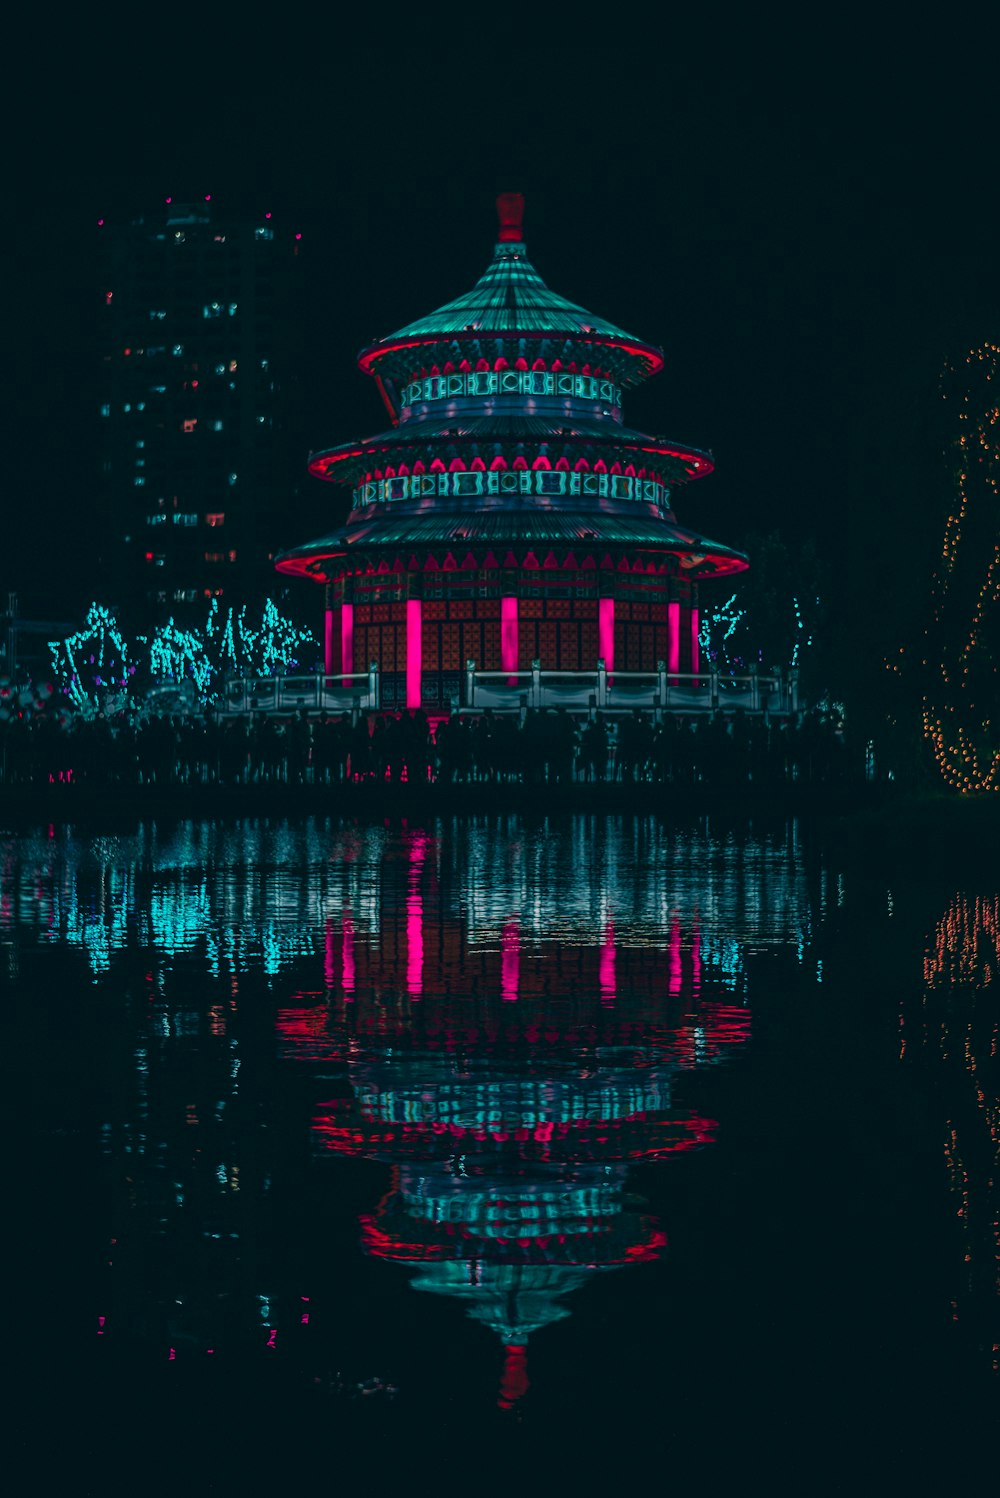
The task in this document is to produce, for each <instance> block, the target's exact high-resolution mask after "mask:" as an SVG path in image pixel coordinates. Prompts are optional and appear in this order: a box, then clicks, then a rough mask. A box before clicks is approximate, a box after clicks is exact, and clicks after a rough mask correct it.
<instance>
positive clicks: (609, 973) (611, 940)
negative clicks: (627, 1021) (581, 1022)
mask: <svg viewBox="0 0 1000 1498" xmlns="http://www.w3.org/2000/svg"><path fill="white" fill-rule="evenodd" d="M615 957H616V952H615V927H614V922H613V921H609V922H608V924H607V926H606V927H605V930H604V945H603V947H602V948H601V965H600V970H599V982H600V988H601V1004H602V1005H603V1007H604V1008H605V1009H612V1008H614V1002H615V998H616V996H617V993H618V985H617V981H616V978H615Z"/></svg>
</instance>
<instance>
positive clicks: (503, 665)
mask: <svg viewBox="0 0 1000 1498" xmlns="http://www.w3.org/2000/svg"><path fill="white" fill-rule="evenodd" d="M517 649H518V639H517V599H516V598H501V600H500V670H501V671H510V672H511V673H513V672H514V671H516V670H517Z"/></svg>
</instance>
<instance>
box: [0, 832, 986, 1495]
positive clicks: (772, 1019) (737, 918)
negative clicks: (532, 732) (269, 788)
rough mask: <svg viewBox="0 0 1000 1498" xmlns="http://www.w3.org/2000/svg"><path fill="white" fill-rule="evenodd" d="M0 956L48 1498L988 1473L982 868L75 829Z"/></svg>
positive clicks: (33, 881)
mask: <svg viewBox="0 0 1000 1498" xmlns="http://www.w3.org/2000/svg"><path fill="white" fill-rule="evenodd" d="M0 941H2V947H0V986H2V989H3V999H4V1013H5V1020H6V1025H7V1043H8V1044H7V1048H8V1059H9V1060H10V1061H11V1062H12V1063H13V1070H14V1073H15V1085H14V1089H13V1091H14V1095H15V1100H16V1109H15V1117H16V1122H15V1125H14V1128H13V1132H12V1140H13V1144H14V1148H13V1150H12V1155H13V1159H14V1163H15V1166H16V1167H17V1168H18V1169H19V1170H20V1169H21V1168H22V1167H23V1169H24V1172H25V1175H26V1185H27V1189H26V1192H25V1194H24V1198H23V1201H24V1205H21V1206H19V1207H18V1208H17V1215H16V1217H15V1219H14V1220H13V1221H11V1223H10V1225H9V1230H8V1231H9V1236H10V1238H11V1240H12V1245H13V1247H14V1250H15V1261H16V1263H17V1265H18V1266H19V1267H15V1269H14V1271H13V1273H12V1276H11V1278H10V1280H9V1282H8V1283H9V1294H10V1299H11V1301H12V1303H13V1309H14V1310H15V1312H18V1313H20V1314H22V1315H23V1317H24V1320H25V1321H26V1323H27V1326H28V1333H29V1335H28V1340H27V1343H26V1347H27V1351H26V1352H25V1353H24V1355H23V1357H21V1355H20V1354H19V1357H20V1358H21V1361H20V1363H19V1365H18V1367H17V1376H18V1382H19V1385H20V1392H21V1394H22V1396H23V1413H22V1414H21V1415H20V1418H21V1419H22V1422H23V1423H22V1425H21V1426H20V1428H19V1434H18V1436H17V1437H16V1441H17V1443H18V1444H23V1447H24V1450H25V1451H26V1452H27V1453H29V1454H30V1457H31V1461H32V1463H33V1472H34V1476H33V1479H32V1482H31V1485H30V1491H33V1492H49V1491H53V1492H54V1491H61V1492H62V1491H69V1492H73V1493H77V1492H85V1493H105V1492H118V1491H122V1492H130V1493H136V1494H142V1493H151V1492H159V1491H171V1492H174V1491H176V1492H185V1491H186V1492H188V1493H200V1492H230V1491H232V1492H248V1491H249V1492H257V1491H260V1492H264V1491H270V1490H271V1489H272V1488H274V1489H276V1490H280V1491H284V1492H291V1493H298V1492H303V1493H310V1494H311V1493H313V1492H315V1491H321V1492H326V1491H337V1490H339V1489H340V1488H341V1486H342V1484H343V1483H344V1482H345V1481H349V1482H350V1483H351V1485H352V1486H353V1485H355V1484H356V1483H358V1482H365V1483H366V1485H368V1486H375V1487H377V1488H378V1489H379V1490H380V1491H385V1492H389V1493H391V1492H396V1491H399V1492H403V1491H416V1492H423V1491H428V1492H430V1491H434V1490H435V1489H436V1488H437V1487H438V1486H441V1485H444V1486H446V1487H448V1488H452V1487H459V1486H460V1488H461V1490H462V1491H469V1492H475V1491H477V1490H488V1491H491V1492H492V1491H501V1490H502V1491H506V1492H511V1493H518V1492H521V1493H528V1494H533V1493H535V1492H539V1493H540V1492H543V1491H544V1492H559V1491H563V1490H565V1491H567V1492H569V1491H570V1490H582V1491H584V1492H587V1491H597V1490H598V1488H599V1487H600V1489H601V1490H604V1489H605V1488H606V1487H608V1486H609V1485H614V1486H615V1487H616V1488H620V1489H628V1490H631V1491H643V1492H646V1491H651V1492H656V1491H666V1490H669V1489H671V1488H673V1489H674V1490H675V1491H683V1492H687V1491H692V1492H695V1491H697V1492H716V1491H718V1492H722V1491H726V1492H729V1491H732V1488H733V1485H734V1483H735V1484H738V1485H739V1486H740V1487H741V1488H742V1487H747V1488H749V1487H757V1486H760V1485H762V1484H763V1485H766V1486H769V1487H770V1489H771V1490H772V1491H775V1490H780V1491H789V1492H801V1493H811V1492H817V1491H827V1490H843V1491H851V1492H874V1491H882V1490H885V1489H886V1488H887V1487H888V1486H889V1485H892V1484H896V1483H898V1482H900V1481H902V1480H904V1479H905V1480H906V1481H907V1482H908V1483H909V1485H910V1490H911V1491H924V1490H927V1491H931V1490H932V1488H931V1486H930V1485H931V1484H932V1482H933V1483H938V1482H939V1481H945V1480H947V1481H948V1482H949V1483H950V1484H952V1485H954V1486H956V1487H958V1488H959V1489H960V1490H962V1491H963V1492H980V1491H982V1492H990V1491H993V1490H994V1489H993V1486H992V1480H991V1478H990V1476H989V1467H988V1466H987V1464H986V1461H985V1458H986V1456H987V1454H988V1453H989V1450H990V1438H991V1436H992V1435H994V1434H995V1426H994V1425H993V1416H994V1411H995V1408H996V1405H995V1401H996V1394H997V1384H998V1378H997V1360H998V1348H997V1344H998V1342H1000V1332H998V1327H997V1319H996V1306H997V1300H996V1293H997V1266H998V1243H1000V1239H998V1232H997V1215H998V1205H997V1194H996V1169H997V1165H996V1146H997V1139H998V1107H997V1097H996V1095H997V1065H998V1063H997V1002H996V999H997V993H998V991H1000V912H998V892H997V882H993V883H992V884H990V883H989V881H987V883H986V884H983V882H982V880H980V881H979V882H978V883H973V884H970V885H969V886H968V887H961V886H958V887H956V885H955V882H954V880H952V881H950V882H949V881H947V880H944V881H935V880H934V879H932V878H930V877H928V876H927V874H926V873H925V871H923V870H919V869H915V870H914V871H913V872H912V875H909V874H908V875H907V876H905V877H903V876H900V877H899V878H898V879H895V880H889V881H888V882H887V880H886V878H885V877H878V876H876V875H872V876H871V877H869V876H867V875H866V874H865V872H864V871H863V870H859V869H857V868H854V869H851V870H847V871H844V870H838V869H837V868H836V867H834V866H831V865H830V863H829V862H828V861H826V860H825V859H824V857H823V855H822V852H821V850H820V849H819V848H818V847H817V846H816V844H815V840H814V838H813V837H812V836H811V834H810V832H809V829H808V828H807V827H804V826H802V825H799V824H796V823H789V824H784V823H779V824H776V825H774V826H768V825H764V824H757V823H754V824H752V825H751V824H741V825H725V824H718V823H714V822H712V821H711V820H709V819H704V818H702V819H699V820H697V821H692V823H691V824H690V825H687V826H667V825H664V823H663V822H662V821H661V820H660V819H659V818H654V817H649V818H631V817H625V818H620V819H619V818H610V819H602V818H594V817H586V816H579V817H575V818H573V817H566V818H565V819H552V820H549V821H534V822H531V821H527V820H523V819H519V818H516V817H482V818H479V819H476V818H468V817H466V818H461V819H459V818H456V819H454V820H449V819H438V820H435V821H432V822H430V823H428V824H427V825H422V826H413V825H411V826H407V825H406V824H405V823H402V824H400V823H399V822H395V823H393V824H392V825H385V826H383V825H376V826H364V825H348V824H346V823H341V822H338V821H337V820H336V819H330V820H321V819H316V820H311V821H303V822H299V823H293V824H289V823H284V822H279V821H273V822H270V823H269V822H268V821H267V820H264V819H261V820H248V821H244V822H238V823H232V824H229V825H224V824H221V823H200V822H199V823H192V822H187V823H185V822H181V823H172V824H170V825H155V824H152V823H150V824H146V825H143V826H141V827H139V829H138V830H137V831H135V832H134V833H131V834H129V835H127V836H117V835H116V836H96V835H91V834H88V833H85V832H83V831H78V830H74V829H71V828H64V827H51V828H48V829H43V830H42V831H41V832H40V833H39V834H38V835H35V836H19V837H16V838H15V837H12V836H0ZM22 1364H23V1366H22ZM994 1475H995V1474H994ZM922 1484H927V1487H926V1489H925V1488H924V1487H923V1486H922ZM933 1490H935V1491H936V1490H937V1489H936V1488H934V1489H933Z"/></svg>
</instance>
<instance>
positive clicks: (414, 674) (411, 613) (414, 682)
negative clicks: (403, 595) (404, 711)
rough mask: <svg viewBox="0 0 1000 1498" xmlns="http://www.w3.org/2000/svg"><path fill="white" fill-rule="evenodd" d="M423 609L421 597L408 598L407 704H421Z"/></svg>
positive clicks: (409, 705)
mask: <svg viewBox="0 0 1000 1498" xmlns="http://www.w3.org/2000/svg"><path fill="white" fill-rule="evenodd" d="M422 629H423V609H422V607H421V603H420V599H419V598H408V599H407V600H406V705H407V707H419V706H420V659H421V645H422V642H421V638H420V635H421V630H422Z"/></svg>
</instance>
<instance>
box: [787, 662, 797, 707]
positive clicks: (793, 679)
mask: <svg viewBox="0 0 1000 1498" xmlns="http://www.w3.org/2000/svg"><path fill="white" fill-rule="evenodd" d="M788 707H789V711H790V712H793V713H797V712H798V710H799V668H798V666H792V667H791V668H790V669H789V672H788Z"/></svg>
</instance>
